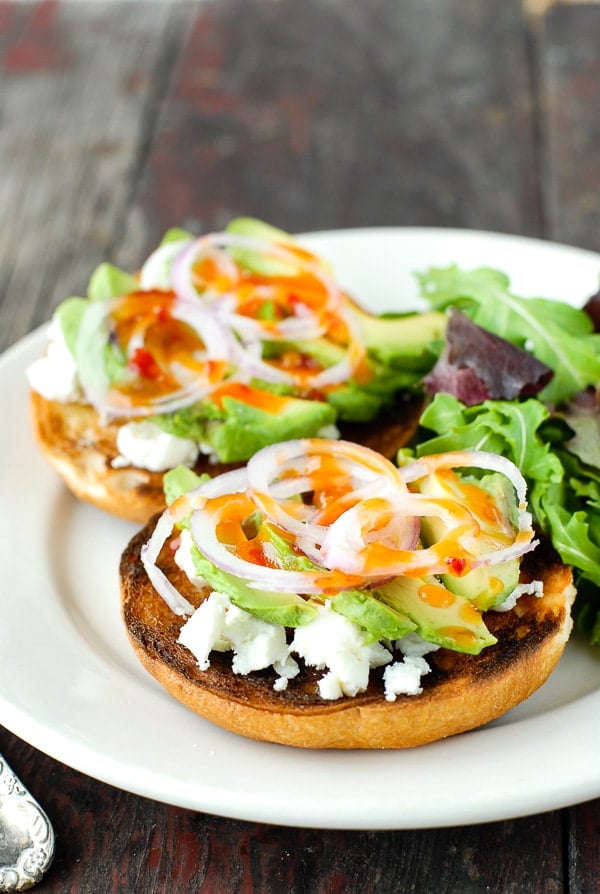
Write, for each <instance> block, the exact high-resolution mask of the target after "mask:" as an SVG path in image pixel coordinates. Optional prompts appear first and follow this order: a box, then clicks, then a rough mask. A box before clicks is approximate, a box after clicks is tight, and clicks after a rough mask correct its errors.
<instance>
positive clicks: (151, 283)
mask: <svg viewBox="0 0 600 894" xmlns="http://www.w3.org/2000/svg"><path fill="white" fill-rule="evenodd" d="M188 241H189V240H187V239H177V240H176V241H173V242H165V243H164V245H159V246H158V248H157V249H155V251H153V252H152V254H151V255H150V256H149V257H148V258H147V260H146V261H145V262H144V265H143V267H142V269H141V270H140V288H142V289H170V288H172V285H173V280H172V277H171V268H172V266H173V261H174V260H175V258H176V257H177V255H178V254H179V252H180V251H181V250H182V248H185V246H186V245H187V244H188Z"/></svg>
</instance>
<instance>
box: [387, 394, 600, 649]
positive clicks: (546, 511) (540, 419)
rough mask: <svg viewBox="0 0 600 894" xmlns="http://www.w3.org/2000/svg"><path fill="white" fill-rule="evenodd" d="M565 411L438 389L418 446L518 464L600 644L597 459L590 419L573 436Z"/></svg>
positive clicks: (583, 624)
mask: <svg viewBox="0 0 600 894" xmlns="http://www.w3.org/2000/svg"><path fill="white" fill-rule="evenodd" d="M565 415H566V417H567V418H565V416H563V415H562V414H558V413H553V412H551V411H550V410H549V409H548V407H546V406H545V405H544V404H543V403H541V401H539V400H536V399H535V398H531V399H529V400H526V401H485V402H484V403H482V404H479V405H477V406H473V407H468V406H466V405H465V404H462V403H461V402H460V401H459V400H457V399H456V398H455V397H453V396H452V395H449V394H437V395H436V396H435V398H434V399H433V401H432V402H431V404H430V405H429V406H428V407H427V409H426V410H425V412H424V413H423V415H422V416H421V435H422V439H421V440H420V442H419V443H418V445H417V447H416V450H415V452H416V454H417V456H424V455H428V454H431V453H437V452H441V451H446V450H462V449H483V450H490V451H491V452H493V453H497V454H500V455H502V456H506V457H507V458H508V459H510V460H512V461H513V462H514V463H515V464H516V465H517V466H518V467H519V468H520V469H521V471H522V473H523V475H524V476H525V479H526V481H527V486H528V492H529V508H530V510H531V512H532V514H533V518H534V521H535V523H536V525H537V527H538V529H539V530H540V531H541V532H543V533H544V534H545V535H546V536H547V537H548V538H549V539H550V541H551V542H552V545H553V546H554V548H555V550H556V551H557V553H558V554H559V556H560V558H561V560H562V561H563V562H564V563H565V564H567V565H571V566H572V568H573V573H574V579H575V584H576V586H577V590H578V596H577V601H576V615H577V618H578V627H579V629H581V630H583V631H584V632H585V633H586V635H587V636H588V637H589V638H590V641H591V642H592V643H596V644H598V645H600V589H598V588H600V462H598V461H597V460H598V451H597V448H596V449H595V443H594V438H593V436H592V435H590V432H589V431H588V428H587V426H586V431H585V437H583V436H580V437H579V438H576V437H574V430H573V429H572V428H571V427H570V423H571V421H572V419H573V416H569V414H568V413H567V414H565ZM567 420H568V421H567ZM578 421H580V420H579V417H578ZM428 431H429V432H433V437H429V438H428V437H427V432H428ZM592 431H594V430H592ZM580 435H581V433H580ZM571 447H573V448H574V449H571ZM575 450H576V451H577V452H575ZM405 454H406V451H402V452H401V455H400V456H399V462H402V461H403V459H404V456H405ZM586 460H587V461H586Z"/></svg>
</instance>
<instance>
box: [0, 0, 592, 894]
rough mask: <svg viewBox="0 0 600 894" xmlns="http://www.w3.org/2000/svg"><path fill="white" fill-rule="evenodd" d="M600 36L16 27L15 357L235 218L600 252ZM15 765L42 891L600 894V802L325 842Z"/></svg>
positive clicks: (28, 755)
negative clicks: (136, 274)
mask: <svg viewBox="0 0 600 894" xmlns="http://www.w3.org/2000/svg"><path fill="white" fill-rule="evenodd" d="M547 7H549V8H547ZM598 34H600V6H597V5H594V4H577V3H575V4H566V5H551V4H548V3H537V4H535V5H534V4H533V3H532V5H531V6H530V8H529V9H528V10H525V11H524V10H523V8H522V6H521V4H520V3H519V2H517V0H503V2H501V3H490V2H486V0H279V2H274V0H214V2H210V0H206V2H197V3H196V2H176V0H151V2H150V0H138V2H120V0H116V2H108V0H103V2H90V0H88V2H76V0H71V2H66V0H64V2H59V0H44V2H36V3H11V2H0V66H1V76H0V128H1V129H0V172H1V173H0V208H1V209H2V226H1V228H0V284H1V285H0V302H1V304H0V308H1V316H0V320H1V322H2V326H1V328H0V347H1V348H6V347H8V346H9V345H10V344H12V343H13V342H15V341H16V340H18V339H19V338H21V337H22V336H23V335H25V333H27V332H28V331H29V330H31V329H32V328H33V327H35V326H37V325H38V324H40V323H42V322H43V321H45V320H46V319H47V318H48V317H49V315H50V313H51V311H52V309H53V308H54V306H55V305H56V304H57V303H58V301H59V300H61V299H62V298H63V297H65V296H66V295H67V294H77V293H78V292H80V290H81V289H82V288H83V287H84V286H85V284H86V282H87V278H88V275H89V273H90V271H91V270H92V269H93V267H94V266H95V265H96V264H97V263H99V262H100V261H101V260H102V259H105V258H109V259H111V260H113V261H114V262H116V263H118V264H121V265H123V266H125V267H129V268H135V266H136V265H137V264H138V262H139V261H140V259H142V258H143V257H144V256H145V254H146V253H147V252H148V251H149V250H150V249H151V248H152V247H153V246H154V244H155V242H156V240H157V239H158V238H159V237H160V236H161V235H162V233H163V232H164V231H165V230H166V229H167V227H169V226H172V225H181V226H186V227H189V228H191V229H192V230H194V231H195V232H200V231H202V230H207V229H217V228H220V227H221V226H222V225H224V224H225V223H226V222H227V221H228V220H229V219H230V218H231V217H233V216H235V215H237V214H240V213H244V214H252V215H256V216H259V217H262V218H264V219H267V220H270V221H272V222H273V223H276V224H278V225H280V226H282V227H284V228H286V229H289V230H292V231H305V230H311V229H327V228H338V227H353V226H371V225H437V226H458V227H470V228H481V229H488V230H496V231H505V232H511V233H518V234H526V235H534V236H542V237H546V238H551V239H554V240H558V241H563V242H567V243H571V244H576V245H579V246H582V247H586V248H591V249H595V250H598V251H600V199H599V196H600V153H599V151H598V146H599V144H600V114H599V112H600V87H599V85H600V51H599V50H598ZM0 750H2V751H3V752H4V753H5V755H6V757H7V759H8V760H9V762H10V763H11V764H12V766H13V768H14V769H15V770H16V771H17V772H18V773H19V774H20V775H21V776H22V777H23V778H24V780H26V783H27V785H28V786H29V788H30V789H31V791H32V792H33V793H34V794H35V795H36V796H37V797H38V798H39V800H40V801H42V803H43V804H44V806H45V807H46V809H47V811H48V813H49V814H50V816H51V819H52V821H53V823H54V826H55V830H56V835H57V850H56V857H55V861H54V864H53V866H52V867H51V869H50V871H49V872H48V874H47V875H46V877H45V879H44V880H43V881H42V883H41V884H40V885H39V888H38V889H39V890H40V891H45V892H51V891H56V892H59V891H60V892H77V894H83V892H89V894H103V892H109V891H110V892H170V891H177V892H184V891H186V892H187V891H206V892H212V891H215V892H220V891H238V892H250V891H261V892H281V891H290V892H311V894H312V892H346V891H348V892H351V891H362V892H364V894H366V892H378V894H380V892H409V891H411V892H430V891H431V892H436V894H439V892H484V891H485V892H490V891H501V892H536V894H537V892H548V894H549V892H556V891H568V892H570V894H577V892H581V894H583V892H585V894H589V892H593V891H600V801H593V802H591V803H586V804H581V805H579V806H575V807H570V808H566V809H563V810H557V811H554V812H550V813H547V814H544V815H539V816H533V817H529V818H526V819H519V820H514V821H513V820H507V821H505V822H496V823H492V824H484V825H479V826H474V827H466V828H465V827H463V828H452V829H433V830H424V831H387V832H386V831H384V832H381V831H378V832H370V831H357V832H353V831H339V832H337V831H325V832H324V831H319V830H312V829H308V830H303V829H291V828H278V827H271V826H265V825H260V824H257V823H252V822H243V821H238V820H235V819H227V818H220V817H217V816H210V815H206V814H202V813H194V812H191V811H186V810H183V809H179V808H175V807H171V806H165V805H163V804H160V803H156V802H153V801H149V800H146V799H144V798H141V797H137V796H134V795H131V794H127V793H125V792H122V791H119V790H116V789H114V788H112V787H111V786H109V785H106V784H103V783H99V782H96V781H94V780H92V779H90V778H87V777H85V776H83V775H82V774H80V773H78V772H75V771H74V770H71V769H69V768H68V767H66V766H63V765H62V764H60V763H58V762H57V761H55V760H53V759H50V758H49V757H46V756H45V755H43V754H41V753H39V752H38V751H36V750H35V749H33V748H32V747H30V746H29V745H27V744H25V743H24V742H22V741H20V740H19V739H17V738H16V737H15V736H14V735H12V734H11V733H10V732H8V731H7V730H0ZM565 760H568V755H565ZM490 773H493V768H490ZM557 773H560V767H557ZM549 784H551V780H549Z"/></svg>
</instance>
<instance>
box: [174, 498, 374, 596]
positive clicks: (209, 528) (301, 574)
mask: <svg viewBox="0 0 600 894" xmlns="http://www.w3.org/2000/svg"><path fill="white" fill-rule="evenodd" d="M225 511H226V510H225V509H223V510H222V512H225ZM219 518H220V513H219V514H215V513H211V512H208V511H207V510H206V509H197V510H196V511H195V512H194V513H193V514H192V517H191V520H190V531H191V534H192V537H193V539H194V541H195V542H196V544H198V545H199V548H201V550H202V554H203V555H204V556H206V558H207V559H208V560H209V561H210V562H213V563H214V564H215V565H217V567H218V568H220V569H221V570H223V571H226V572H227V573H229V574H233V575H235V576H236V577H239V578H241V579H242V580H246V581H248V585H249V586H250V587H252V588H253V589H256V590H267V591H269V592H275V593H277V592H282V593H297V594H299V595H305V594H306V595H309V594H317V593H323V592H324V591H328V590H331V591H335V590H343V589H350V588H352V587H356V586H357V585H358V584H359V583H360V579H359V578H357V577H352V576H349V575H346V574H341V573H339V572H332V571H329V570H327V569H323V570H318V571H288V570H287V569H285V568H271V567H269V566H266V565H258V564H256V563H254V562H249V561H247V560H246V559H242V558H240V557H239V556H237V555H236V554H235V553H234V552H232V551H231V550H229V549H228V548H227V546H226V545H225V544H224V543H221V541H220V540H219V539H218V537H217V536H216V530H215V529H216V525H217V524H218V522H219Z"/></svg>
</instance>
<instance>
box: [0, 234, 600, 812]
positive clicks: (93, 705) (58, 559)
mask: <svg viewBox="0 0 600 894" xmlns="http://www.w3.org/2000/svg"><path fill="white" fill-rule="evenodd" d="M303 241H304V242H305V243H306V244H307V245H310V246H313V247H314V248H315V249H316V250H317V251H320V252H321V253H322V254H324V255H325V256H327V257H328V258H330V259H331V261H332V262H333V263H334V265H335V269H336V271H337V274H338V278H339V279H340V280H341V281H342V282H343V284H344V285H345V286H347V287H348V288H350V289H351V290H352V292H353V293H354V294H355V295H356V296H357V297H358V298H359V299H361V300H362V301H364V302H365V303H367V304H368V305H370V306H371V307H372V308H374V309H376V310H389V309H392V308H400V307H405V306H408V305H410V304H412V303H413V301H414V298H415V295H416V289H415V284H414V281H413V276H412V274H413V271H419V270H423V269H425V268H426V267H428V266H429V265H442V264H449V263H452V262H457V263H458V264H460V265H463V266H465V267H472V266H479V265H492V266H496V267H498V268H500V269H502V270H505V271H507V272H508V273H509V274H510V275H511V276H512V278H513V284H514V289H515V291H518V292H520V293H522V294H529V295H533V294H537V295H545V296H547V297H555V298H560V299H563V300H567V301H572V302H573V303H575V304H580V303H581V302H582V301H583V300H584V299H585V298H587V297H588V296H589V295H590V294H592V293H593V292H594V291H595V290H596V288H597V284H598V275H599V273H600V256H598V255H595V254H592V253H589V252H585V251H580V250H577V249H573V248H569V247H566V246H557V245H552V244H549V243H545V242H540V241H535V240H528V239H523V238H516V237H510V236H501V235H495V234H490V233H473V232H465V231H452V230H429V229H400V230H396V229H383V230H359V231H347V232H334V233H320V234H316V235H313V236H310V237H304V238H303ZM43 343H44V331H43V330H38V331H37V332H34V333H32V334H31V335H29V336H28V337H27V338H25V339H24V340H23V341H21V342H20V343H19V344H17V345H15V346H14V347H13V348H12V349H10V350H9V351H8V352H7V353H6V354H5V355H4V356H3V357H2V358H1V359H0V387H1V389H2V395H3V408H2V416H3V420H2V421H3V425H2V429H1V432H0V445H1V446H0V451H1V456H2V463H1V466H0V495H1V498H2V512H1V517H0V525H1V528H0V655H1V672H0V717H1V719H2V723H4V724H5V726H6V727H8V728H9V729H10V730H12V731H13V732H14V733H16V734H17V735H19V736H21V737H22V738H23V739H25V740H26V741H28V742H29V743H31V744H32V745H34V746H36V747H37V748H39V749H41V750H42V751H44V752H46V753H47V754H49V755H51V756H53V757H55V758H57V759H58V760H60V761H62V762H63V763H66V764H68V765H69V766H72V767H74V768H76V769H78V770H80V771H83V772H84V773H87V774H89V775H90V776H93V777H96V778H97V779H100V780H102V781H104V782H108V783H110V784H112V785H115V786H117V787H119V788H122V789H126V790H128V791H131V792H134V793H137V794H140V795H144V796H147V797H150V798H154V799H157V800H160V801H164V802H167V803H169V804H174V805H179V806H182V807H187V808H192V809H194V810H200V811H204V812H207V813H214V814H219V815H222V816H229V817H235V818H239V819H245V820H254V821H261V822H268V823H275V824H281V825H295V826H312V827H321V828H353V829H408V828H427V827H438V826H448V825H460V824H468V823H477V822H485V821H491V820H498V819H505V818H510V817H517V816H523V815H527V814H532V813H538V812H541V811H545V810H549V809H554V808H558V807H562V806H566V805H568V804H573V803H577V802H580V801H583V800H587V799H590V798H594V797H597V796H600V762H599V761H598V741H600V650H596V652H595V653H594V652H593V650H592V649H590V648H588V647H587V646H586V645H585V644H584V643H582V642H579V641H578V640H577V639H574V640H572V641H571V642H570V643H569V645H568V647H567V650H566V653H565V655H564V657H563V659H562V661H561V663H560V665H559V668H558V670H557V671H556V672H555V674H554V675H553V677H552V678H551V679H550V681H549V682H548V683H547V684H546V685H545V686H544V687H543V688H542V689H541V690H540V691H539V692H538V693H536V695H535V696H533V697H532V698H531V699H530V700H529V701H527V702H526V703H525V704H523V705H521V706H520V707H519V708H517V709H515V710H513V711H511V712H510V713H509V714H507V715H506V716H505V717H504V718H502V719H501V720H500V721H497V722H495V723H493V724H491V725H489V726H488V727H486V728H484V729H481V730H478V731H476V732H473V733H469V734H465V735H462V736H458V737H456V738H453V739H450V740H447V741H445V742H439V743H435V744H433V745H430V746H427V747H424V748H420V749H416V750H412V751H401V752H391V751H390V752H382V751H376V752H359V751H350V752H322V751H316V752H310V751H302V750H297V749H292V748H287V747H282V746H277V745H268V744H262V743H256V742H251V741H247V740H245V739H242V738H238V737H236V736H234V735H233V734H230V733H227V732H223V731H222V730H220V729H218V728H216V727H214V726H212V725H211V724H209V723H207V722H204V721H202V720H200V719H198V718H197V717H196V716H195V715H193V714H191V713H190V712H188V711H187V710H186V709H185V708H183V707H181V706H180V705H179V704H178V703H176V702H175V701H173V700H172V699H171V698H170V697H169V696H167V695H166V693H164V692H163V690H162V689H161V688H160V687H159V685H158V684H157V683H156V682H155V681H154V680H153V679H152V678H150V677H149V676H148V675H147V674H146V673H145V671H144V670H143V669H142V668H141V666H140V665H138V663H137V660H136V659H135V658H134V656H133V654H132V652H131V651H130V648H129V646H128V644H127V641H126V638H125V634H124V630H123V628H122V625H121V619H120V612H119V596H118V581H117V566H118V560H119V556H120V553H121V551H122V549H123V548H124V546H125V545H126V544H127V542H128V539H129V537H130V536H131V535H132V534H133V533H134V531H135V526H132V525H130V524H127V523H124V522H120V521H118V520H115V519H112V518H110V517H108V516H106V515H104V514H103V513H101V512H100V511H97V510H94V509H93V508H91V507H89V506H84V505H81V504H78V503H77V502H76V501H75V500H74V499H72V498H71V497H70V496H69V495H68V494H67V493H66V491H65V490H64V488H63V487H62V486H61V485H60V483H59V482H58V480H57V478H56V477H55V475H54V474H53V472H52V471H51V470H50V469H49V468H48V467H47V466H46V464H45V462H44V461H43V460H42V459H41V457H40V455H39V454H38V452H37V449H36V447H35V445H34V443H33V440H32V436H31V433H30V427H29V419H28V412H27V386H26V382H25V377H24V371H25V368H26V367H27V365H28V364H29V363H30V362H31V361H32V360H33V359H35V358H36V357H37V356H39V354H40V352H41V351H42V349H43Z"/></svg>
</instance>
